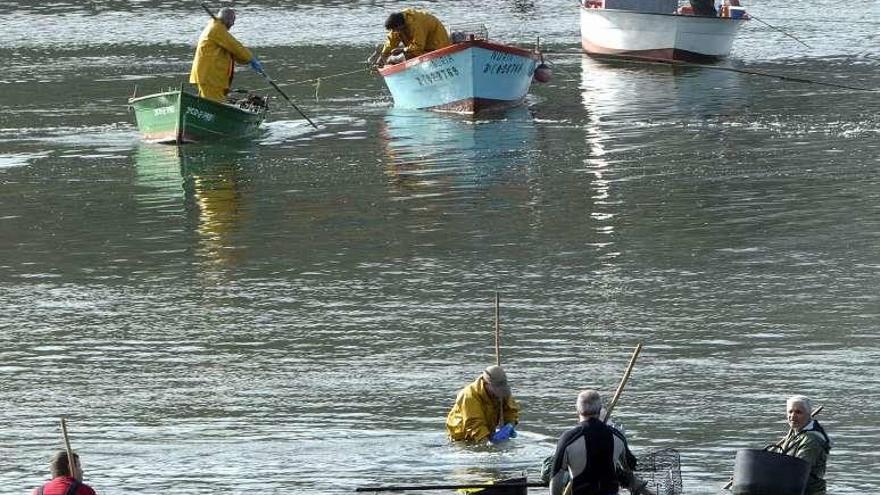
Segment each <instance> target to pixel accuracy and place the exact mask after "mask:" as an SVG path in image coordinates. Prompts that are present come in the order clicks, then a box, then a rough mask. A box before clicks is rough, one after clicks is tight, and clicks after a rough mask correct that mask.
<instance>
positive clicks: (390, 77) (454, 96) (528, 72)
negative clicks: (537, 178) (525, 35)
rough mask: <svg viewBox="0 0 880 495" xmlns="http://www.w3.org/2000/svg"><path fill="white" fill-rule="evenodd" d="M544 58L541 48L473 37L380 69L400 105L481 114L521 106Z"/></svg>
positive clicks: (401, 106)
mask: <svg viewBox="0 0 880 495" xmlns="http://www.w3.org/2000/svg"><path fill="white" fill-rule="evenodd" d="M539 61H540V55H539V54H537V53H535V52H530V51H528V50H523V49H520V48H515V47H511V46H507V45H500V44H496V43H490V42H488V41H482V40H471V41H464V42H461V43H456V44H454V45H451V46H448V47H446V48H442V49H440V50H435V51H433V52H430V53H427V54H425V55H422V56H420V57H416V58H413V59H410V60H407V61H406V62H402V63H400V64H397V65H392V66H388V67H385V68H383V69H380V71H379V73H380V74H381V75H382V77H383V78H384V79H385V84H386V85H387V86H388V89H389V90H390V91H391V96H392V98H393V99H394V106H395V107H399V108H408V109H423V110H434V111H439V112H453V113H462V114H476V113H484V112H491V111H498V110H504V109H506V108H510V107H514V106H517V105H520V104H521V103H522V102H523V100H524V99H525V96H526V94H527V93H528V91H529V86H530V85H531V82H532V77H533V75H534V73H535V68H536V67H537V65H538V62H539Z"/></svg>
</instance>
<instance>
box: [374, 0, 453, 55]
mask: <svg viewBox="0 0 880 495" xmlns="http://www.w3.org/2000/svg"><path fill="white" fill-rule="evenodd" d="M385 29H387V30H388V38H387V39H386V40H385V44H384V45H383V46H382V52H381V54H380V56H379V60H378V62H377V64H378V65H379V67H381V66H383V65H385V64H386V63H389V64H398V63H400V62H403V61H404V60H408V59H411V58H413V57H418V56H419V55H424V54H425V53H428V52H432V51H434V50H439V49H440V48H443V47H447V46H449V45H450V44H451V43H450V42H449V33H447V32H446V28H445V27H444V26H443V23H442V22H440V20H439V19H437V18H436V17H434V16H433V15H431V14H429V13H428V12H425V11H423V10H416V9H404V10H403V11H402V12H395V13H393V14H391V15H389V16H388V19H386V20H385ZM400 44H403V48H400V47H399V45H400Z"/></svg>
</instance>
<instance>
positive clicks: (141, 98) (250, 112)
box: [128, 89, 268, 116]
mask: <svg viewBox="0 0 880 495" xmlns="http://www.w3.org/2000/svg"><path fill="white" fill-rule="evenodd" d="M175 94H180V95H187V96H189V97H192V98H195V99H197V100H201V101H206V102H209V103H210V104H213V105H219V106H222V107H223V108H227V109H230V110H235V111H238V112H241V113H244V114H247V115H256V116H259V115H265V114H266V113H267V110H268V108H267V109H265V110H262V111H253V110H247V109H244V108H241V107H239V106H236V105H231V104H229V103H225V102H219V101H214V100H209V99H207V98H202V97H201V96H199V95H194V94H192V93H190V92H188V91H183V90H180V89H173V90H170V91H162V92H160V93H152V94H149V95H144V96H138V97H136V98H129V99H128V104H129V105H131V104H133V103H138V102H141V101H144V100H146V99H148V98H156V97H159V96H171V95H175ZM181 98H183V97H182V96H181ZM180 106H181V102H178V112H179V111H180V109H179V107H180Z"/></svg>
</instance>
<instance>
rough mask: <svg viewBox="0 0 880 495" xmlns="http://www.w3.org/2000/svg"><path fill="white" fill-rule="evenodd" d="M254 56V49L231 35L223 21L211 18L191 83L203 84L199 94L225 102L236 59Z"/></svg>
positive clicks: (249, 58)
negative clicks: (248, 47) (250, 48)
mask: <svg viewBox="0 0 880 495" xmlns="http://www.w3.org/2000/svg"><path fill="white" fill-rule="evenodd" d="M251 59H253V54H252V53H251V51H250V50H248V49H247V48H245V47H244V45H242V44H241V43H240V42H239V41H238V40H237V39H235V37H234V36H232V35H231V34H229V30H228V29H227V28H226V25H224V24H223V22H221V21H220V20H217V19H214V20H211V21H210V23H209V24H208V25H207V26H205V29H204V30H203V31H202V34H201V36H199V44H198V47H197V48H196V55H195V58H194V59H193V65H192V71H191V72H190V74H189V82H190V83H193V84H196V85H198V86H199V96H202V97H204V98H208V99H211V100H214V101H223V99H224V98H225V96H226V93H227V91H228V90H229V84H230V82H231V81H232V73H233V71H234V70H235V62H238V63H240V64H246V63H248V62H250V61H251Z"/></svg>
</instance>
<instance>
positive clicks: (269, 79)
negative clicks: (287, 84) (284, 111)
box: [202, 4, 318, 129]
mask: <svg viewBox="0 0 880 495" xmlns="http://www.w3.org/2000/svg"><path fill="white" fill-rule="evenodd" d="M202 8H203V9H205V12H207V13H208V15H209V16H211V19H214V20H215V21H216V20H217V17H216V16H215V15H214V12H212V11H211V9H210V8H209V7H208V6H207V5H205V4H202ZM257 73H258V74H260V75H261V76H263V78H264V79H266V81H267V82H268V83H269V84H271V85H272V87H273V88H275V91H278V93H279V94H280V95H281V96H283V97H284V99H285V100H287V103H290V106H292V107H293V108H294V110H296V111H297V112H299V114H300V115H302V118H304V119H306V122H308V123H309V124H310V125H311V126H312V127H314V128H315V129H317V128H318V126H316V125H315V123H314V122H312V119H310V118H309V117H308V115H306V114H305V113H304V112H303V111H302V110H300V109H299V107H298V106H296V103H294V102H293V100H291V99H290V97H289V96H287V94H286V93H285V92H284V91H281V88H279V87H278V85H277V84H275V81H273V80H272V78H270V77H269V75H268V74H266V72H265V71H262V70H259V71H257Z"/></svg>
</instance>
